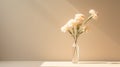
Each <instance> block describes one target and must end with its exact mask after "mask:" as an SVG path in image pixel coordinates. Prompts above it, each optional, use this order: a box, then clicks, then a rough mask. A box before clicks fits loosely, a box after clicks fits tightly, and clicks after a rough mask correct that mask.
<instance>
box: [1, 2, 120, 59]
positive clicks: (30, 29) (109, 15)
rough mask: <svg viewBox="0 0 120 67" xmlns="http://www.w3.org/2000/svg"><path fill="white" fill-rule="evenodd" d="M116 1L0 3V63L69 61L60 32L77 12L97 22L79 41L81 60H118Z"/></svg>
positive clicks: (67, 43) (68, 39)
mask: <svg viewBox="0 0 120 67" xmlns="http://www.w3.org/2000/svg"><path fill="white" fill-rule="evenodd" d="M119 3H120V1H119V0H0V60H71V57H72V43H73V40H72V38H71V37H70V35H68V34H67V33H66V34H64V33H62V32H61V31H60V27H61V26H62V25H64V24H65V23H66V22H67V21H68V20H69V19H70V18H72V17H73V16H74V14H75V13H77V12H82V13H84V14H86V15H88V14H87V13H88V10H89V9H91V8H93V9H95V10H97V11H98V13H99V19H98V20H97V21H95V22H94V23H92V24H90V29H89V31H88V33H85V34H83V35H82V36H81V37H80V38H79V45H80V60H120V35H119V34H120V30H119V28H120V27H119V25H120V23H119V21H120V19H119V16H120V13H119V12H120V9H119V6H120V5H119Z"/></svg>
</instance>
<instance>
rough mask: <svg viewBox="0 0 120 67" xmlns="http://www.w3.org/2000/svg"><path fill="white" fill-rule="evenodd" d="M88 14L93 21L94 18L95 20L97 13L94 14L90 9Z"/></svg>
mask: <svg viewBox="0 0 120 67" xmlns="http://www.w3.org/2000/svg"><path fill="white" fill-rule="evenodd" d="M89 13H90V14H91V15H92V18H93V19H96V18H97V13H96V11H95V10H93V9H91V10H90V11H89Z"/></svg>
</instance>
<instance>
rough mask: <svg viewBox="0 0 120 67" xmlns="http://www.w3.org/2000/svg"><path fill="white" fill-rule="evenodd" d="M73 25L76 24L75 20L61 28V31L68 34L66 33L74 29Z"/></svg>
mask: <svg viewBox="0 0 120 67" xmlns="http://www.w3.org/2000/svg"><path fill="white" fill-rule="evenodd" d="M73 23H74V20H73V19H71V20H69V21H68V23H67V24H65V25H64V26H63V27H62V28H61V31H62V32H66V31H68V30H70V29H71V28H72V27H73Z"/></svg>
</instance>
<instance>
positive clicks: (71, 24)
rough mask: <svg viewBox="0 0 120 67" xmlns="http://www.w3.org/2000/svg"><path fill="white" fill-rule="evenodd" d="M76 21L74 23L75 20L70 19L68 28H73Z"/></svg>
mask: <svg viewBox="0 0 120 67" xmlns="http://www.w3.org/2000/svg"><path fill="white" fill-rule="evenodd" d="M74 22H75V21H74V19H70V20H69V21H68V23H67V26H68V27H73V23H74Z"/></svg>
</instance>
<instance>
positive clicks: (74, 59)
mask: <svg viewBox="0 0 120 67" xmlns="http://www.w3.org/2000/svg"><path fill="white" fill-rule="evenodd" d="M72 47H73V56H72V63H76V64H77V63H78V62H79V45H78V44H77V43H75V42H74V43H73V46H72Z"/></svg>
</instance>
